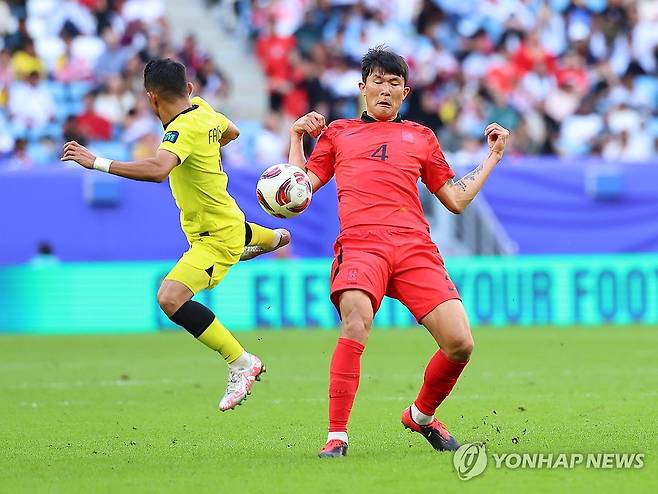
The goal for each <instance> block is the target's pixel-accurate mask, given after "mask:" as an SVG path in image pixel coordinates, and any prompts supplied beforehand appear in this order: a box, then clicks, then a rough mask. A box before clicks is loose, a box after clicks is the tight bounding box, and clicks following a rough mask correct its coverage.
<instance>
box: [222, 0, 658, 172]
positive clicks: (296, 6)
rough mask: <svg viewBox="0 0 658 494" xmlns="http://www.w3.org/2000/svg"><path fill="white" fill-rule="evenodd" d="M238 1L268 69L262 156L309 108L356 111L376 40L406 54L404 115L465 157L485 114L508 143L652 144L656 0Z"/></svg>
mask: <svg viewBox="0 0 658 494" xmlns="http://www.w3.org/2000/svg"><path fill="white" fill-rule="evenodd" d="M225 1H227V0H225ZM237 12H238V18H241V19H243V23H242V25H243V27H246V28H247V31H248V35H249V36H250V37H251V39H252V40H253V46H254V51H255V53H256V55H257V56H258V58H259V60H260V63H261V65H262V67H263V69H264V71H265V73H266V74H267V79H268V90H269V102H270V110H271V114H270V115H268V117H267V118H266V121H265V122H264V125H263V127H264V128H265V129H267V131H268V132H267V134H266V135H263V136H262V138H260V139H258V140H257V145H260V146H261V147H262V148H263V151H261V154H264V155H265V156H272V155H273V154H275V153H276V152H281V153H282V154H281V157H282V158H283V157H284V156H285V154H283V151H285V147H286V146H285V143H286V141H287V139H288V137H287V132H286V128H287V122H289V121H290V120H291V119H292V118H294V117H295V116H297V115H299V114H301V113H303V112H305V111H307V110H309V109H314V110H317V111H320V112H321V113H323V114H325V115H327V116H328V117H329V119H330V120H333V119H336V118H344V117H347V118H353V117H354V116H355V115H358V114H359V112H360V111H361V110H362V107H361V104H362V103H361V100H360V98H359V92H358V87H357V84H358V82H359V80H360V79H361V74H360V69H359V61H360V58H361V56H362V54H363V53H364V52H365V50H367V49H368V48H369V47H372V46H375V45H379V44H385V45H387V46H388V47H389V48H391V49H393V50H394V51H397V52H398V53H400V54H401V55H403V56H404V57H406V58H407V60H408V62H409V65H410V69H411V74H410V85H411V87H412V93H411V94H410V96H409V98H408V99H407V101H406V102H405V104H404V106H403V109H402V114H403V116H404V117H405V118H408V119H411V120H415V121H417V122H420V123H423V124H425V125H427V126H429V127H431V128H432V129H434V130H435V131H436V132H437V133H438V135H439V138H440V141H441V143H442V145H443V147H444V148H445V150H446V151H447V152H448V154H449V155H450V157H451V159H452V160H453V162H456V163H457V164H459V163H462V162H463V163H472V162H473V161H474V160H480V159H481V158H482V155H483V153H485V152H486V149H483V129H484V127H485V126H486V124H487V123H489V122H491V121H497V122H499V123H501V124H502V125H504V126H506V127H508V128H509V129H510V130H512V131H513V139H512V142H511V149H510V150H509V154H516V155H527V154H557V155H562V156H583V155H595V156H603V157H605V158H607V159H610V160H614V161H642V160H646V159H648V158H650V157H651V156H652V155H654V154H656V152H657V151H658V147H657V146H658V78H657V73H658V71H657V65H658V2H656V1H652V0H572V1H569V0H359V1H357V0H269V1H268V0H252V1H251V2H246V1H243V2H240V3H238V4H237ZM258 141H260V142H258ZM271 161H272V160H271V159H270V162H271Z"/></svg>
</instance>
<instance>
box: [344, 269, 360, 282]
mask: <svg viewBox="0 0 658 494" xmlns="http://www.w3.org/2000/svg"><path fill="white" fill-rule="evenodd" d="M358 276H359V270H358V269H350V270H348V271H347V281H349V282H350V283H356V279H357V278H358Z"/></svg>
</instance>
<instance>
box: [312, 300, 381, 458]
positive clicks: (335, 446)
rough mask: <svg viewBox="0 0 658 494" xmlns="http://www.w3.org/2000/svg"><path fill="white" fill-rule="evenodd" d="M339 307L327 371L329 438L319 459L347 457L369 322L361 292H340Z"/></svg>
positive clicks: (369, 307)
mask: <svg viewBox="0 0 658 494" xmlns="http://www.w3.org/2000/svg"><path fill="white" fill-rule="evenodd" d="M339 305H340V313H341V319H342V321H343V323H342V326H341V333H340V338H338V343H337V344H336V348H335V350H334V353H333V356H332V358H331V366H330V368H329V434H328V435H327V442H326V444H325V445H324V447H323V448H322V450H320V453H319V455H318V456H320V458H340V457H342V456H347V444H348V438H347V423H348V422H349V418H350V413H351V411H352V405H353V404H354V398H355V396H356V392H357V390H358V389H359V379H360V376H361V355H362V354H363V350H364V348H365V343H366V341H367V340H368V333H369V332H370V326H371V324H372V318H373V310H372V303H371V302H370V298H369V297H368V295H366V294H365V293H364V292H362V291H359V290H349V291H345V292H343V293H342V294H341V296H340V304H339Z"/></svg>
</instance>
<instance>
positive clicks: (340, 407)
mask: <svg viewBox="0 0 658 494" xmlns="http://www.w3.org/2000/svg"><path fill="white" fill-rule="evenodd" d="M363 349H364V346H363V345H362V344H361V343H359V342H358V341H354V340H350V339H347V338H338V343H337V344H336V348H335V350H334V355H333V357H332V358H331V366H330V367H329V432H346V431H347V422H348V420H349V419H350V412H351V411H352V404H353V403H354V397H355V396H356V390H357V389H358V388H359V378H360V377H361V354H362V353H363Z"/></svg>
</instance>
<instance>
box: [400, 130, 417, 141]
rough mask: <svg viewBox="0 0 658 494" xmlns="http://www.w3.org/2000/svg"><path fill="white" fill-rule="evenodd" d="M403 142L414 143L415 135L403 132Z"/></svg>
mask: <svg viewBox="0 0 658 494" xmlns="http://www.w3.org/2000/svg"><path fill="white" fill-rule="evenodd" d="M402 140H403V141H404V142H410V143H413V142H414V135H413V134H412V133H411V132H402Z"/></svg>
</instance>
